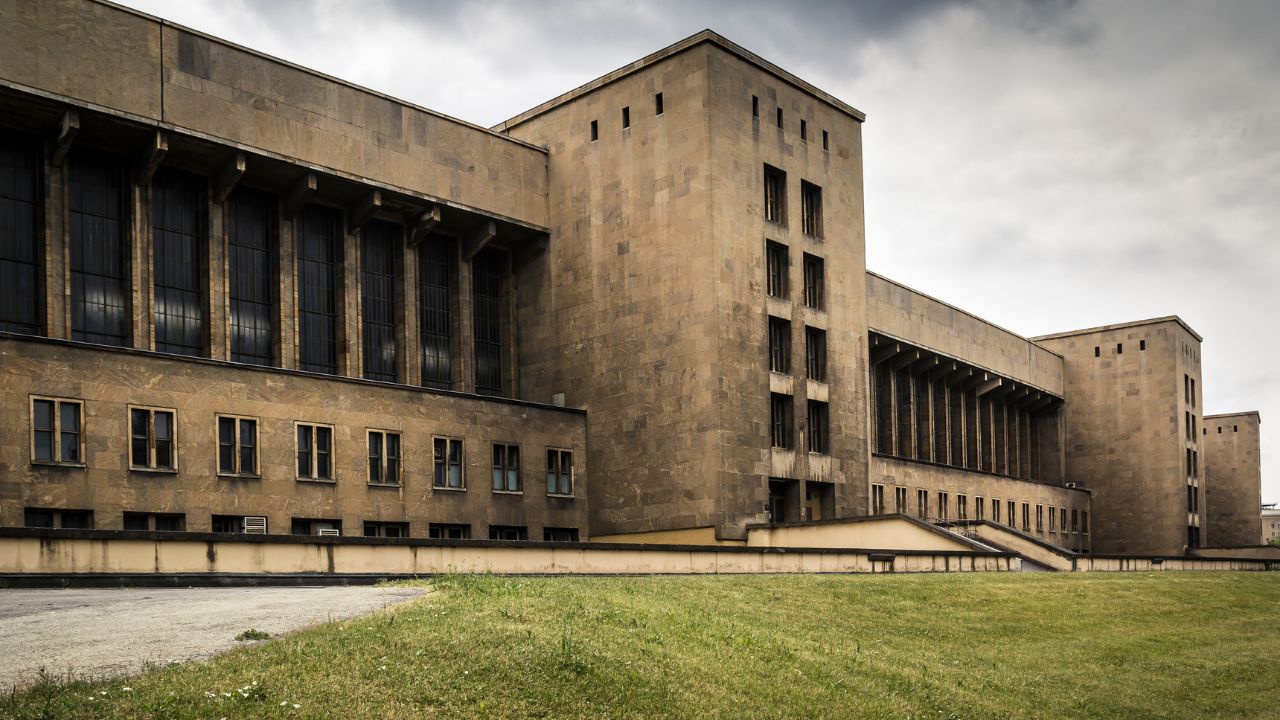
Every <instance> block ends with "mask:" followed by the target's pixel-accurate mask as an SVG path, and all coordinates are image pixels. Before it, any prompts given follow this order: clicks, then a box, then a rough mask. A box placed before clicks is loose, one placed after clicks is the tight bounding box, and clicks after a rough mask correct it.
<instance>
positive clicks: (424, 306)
mask: <svg viewBox="0 0 1280 720" xmlns="http://www.w3.org/2000/svg"><path fill="white" fill-rule="evenodd" d="M454 252H455V244H454V241H453V240H450V239H447V238H442V237H439V236H436V235H432V236H428V237H427V238H426V239H424V240H423V241H422V243H421V244H420V245H418V328H419V334H420V335H421V338H422V341H421V342H422V384H423V385H424V386H426V387H433V388H439V389H442V390H448V389H449V388H450V387H452V386H453V284H454V283H453V276H454V267H455V265H456V261H455V255H454Z"/></svg>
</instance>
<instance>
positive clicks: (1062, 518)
mask: <svg viewBox="0 0 1280 720" xmlns="http://www.w3.org/2000/svg"><path fill="white" fill-rule="evenodd" d="M1058 530H1059V532H1061V533H1062V534H1063V535H1066V534H1067V509H1066V508H1058Z"/></svg>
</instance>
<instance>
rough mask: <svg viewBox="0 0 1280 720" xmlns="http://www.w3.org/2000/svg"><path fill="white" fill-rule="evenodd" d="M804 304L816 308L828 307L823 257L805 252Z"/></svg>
mask: <svg viewBox="0 0 1280 720" xmlns="http://www.w3.org/2000/svg"><path fill="white" fill-rule="evenodd" d="M804 304H805V306H806V307H811V308H814V309H816V310H822V309H823V308H825V307H826V269H825V268H824V267H823V263H822V258H820V257H817V256H815V255H810V254H808V253H805V256H804Z"/></svg>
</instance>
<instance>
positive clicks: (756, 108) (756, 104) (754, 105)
mask: <svg viewBox="0 0 1280 720" xmlns="http://www.w3.org/2000/svg"><path fill="white" fill-rule="evenodd" d="M751 117H753V118H759V117H760V98H759V97H757V96H755V95H752V96H751Z"/></svg>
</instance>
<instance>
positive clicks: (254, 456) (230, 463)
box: [218, 415, 258, 477]
mask: <svg viewBox="0 0 1280 720" xmlns="http://www.w3.org/2000/svg"><path fill="white" fill-rule="evenodd" d="M218 474H219V475H239V476H244V477H257V475H258V421H257V420H256V419H254V418H246V417H235V416H230V415H219V416H218Z"/></svg>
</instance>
